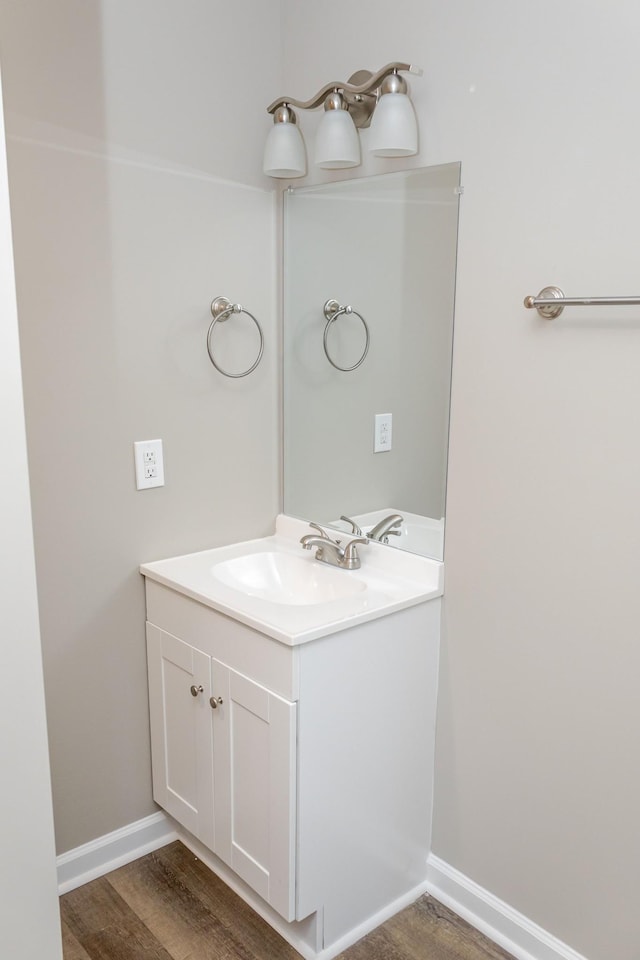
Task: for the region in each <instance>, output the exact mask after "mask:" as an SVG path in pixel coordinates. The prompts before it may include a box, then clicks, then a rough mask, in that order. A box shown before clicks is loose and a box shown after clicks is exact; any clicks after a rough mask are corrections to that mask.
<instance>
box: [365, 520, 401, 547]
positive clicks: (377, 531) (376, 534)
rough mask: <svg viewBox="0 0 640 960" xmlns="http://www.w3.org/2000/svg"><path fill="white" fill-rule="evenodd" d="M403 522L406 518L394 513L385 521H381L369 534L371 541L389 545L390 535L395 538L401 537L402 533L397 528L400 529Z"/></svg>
mask: <svg viewBox="0 0 640 960" xmlns="http://www.w3.org/2000/svg"><path fill="white" fill-rule="evenodd" d="M403 520H404V517H401V516H400V514H399V513H392V514H390V515H389V516H388V517H385V518H384V519H383V520H379V521H378V523H376V525H375V527H372V528H371V530H369V533H368V534H367V536H368V538H369V540H379V541H380V543H389V535H390V534H392V535H393V536H394V537H399V536H400V533H401V531H400V530H399V529H396V528H399V527H400V525H401V523H402V521H403Z"/></svg>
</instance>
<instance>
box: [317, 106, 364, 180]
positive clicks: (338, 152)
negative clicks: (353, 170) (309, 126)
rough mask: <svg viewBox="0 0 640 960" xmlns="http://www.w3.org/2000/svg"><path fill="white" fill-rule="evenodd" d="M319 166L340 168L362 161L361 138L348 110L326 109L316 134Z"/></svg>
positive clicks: (331, 168)
mask: <svg viewBox="0 0 640 960" xmlns="http://www.w3.org/2000/svg"><path fill="white" fill-rule="evenodd" d="M315 163H316V166H317V167H323V168H324V169H325V170H338V169H340V168H341V167H357V166H358V164H359V163H360V138H359V136H358V131H357V130H356V128H355V126H354V123H353V120H352V119H351V117H350V116H349V114H348V112H347V111H346V110H326V111H325V113H324V114H323V117H322V120H321V121H320V125H319V126H318V133H317V135H316V156H315Z"/></svg>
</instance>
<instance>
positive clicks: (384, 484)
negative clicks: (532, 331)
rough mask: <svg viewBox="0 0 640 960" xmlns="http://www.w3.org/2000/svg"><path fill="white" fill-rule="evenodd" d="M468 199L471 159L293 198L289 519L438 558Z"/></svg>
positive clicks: (288, 217) (287, 355)
mask: <svg viewBox="0 0 640 960" xmlns="http://www.w3.org/2000/svg"><path fill="white" fill-rule="evenodd" d="M459 196H460V164H459V163H450V164H444V165H441V166H434V167H426V168H420V169H413V170H406V171H403V172H400V173H390V174H383V175H381V176H376V177H365V178H362V179H358V180H348V181H343V182H337V183H329V184H323V185H321V186H315V187H302V188H289V190H288V191H287V192H286V193H285V195H284V204H285V210H284V219H285V237H284V510H285V513H288V514H289V515H291V516H295V517H301V518H303V519H306V520H314V521H316V522H317V523H322V524H328V525H331V526H334V527H335V528H336V529H341V530H344V531H347V530H351V529H352V527H351V525H350V524H349V523H348V522H346V521H345V520H343V519H342V520H341V519H340V518H341V517H348V518H350V520H352V521H354V524H355V525H356V526H357V527H359V528H361V529H362V531H363V533H365V534H368V533H370V532H371V531H373V535H374V537H375V538H376V539H380V540H381V542H387V543H389V545H391V546H394V547H399V548H402V549H405V550H410V551H411V552H414V553H421V554H424V555H425V556H430V557H435V558H437V559H442V558H443V540H444V516H445V495H446V472H447V446H448V432H449V399H450V386H451V359H452V343H453V314H454V297H455V277H456V250H457V234H458V203H459ZM327 304H328V306H327ZM400 517H401V518H402V519H401V520H400V519H398V518H400Z"/></svg>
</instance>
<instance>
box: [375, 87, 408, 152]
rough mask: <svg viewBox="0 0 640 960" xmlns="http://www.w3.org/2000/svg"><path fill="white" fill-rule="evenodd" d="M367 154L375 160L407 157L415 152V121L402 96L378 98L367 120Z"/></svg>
mask: <svg viewBox="0 0 640 960" xmlns="http://www.w3.org/2000/svg"><path fill="white" fill-rule="evenodd" d="M369 150H370V152H371V153H373V154H375V156H376V157H411V156H413V154H414V153H417V152H418V121H417V120H416V114H415V110H414V109H413V104H412V103H411V100H410V98H409V97H408V96H407V94H406V93H385V94H383V95H382V96H381V97H380V100H379V101H378V103H377V105H376V108H375V110H374V111H373V117H372V119H371V129H370V131H369Z"/></svg>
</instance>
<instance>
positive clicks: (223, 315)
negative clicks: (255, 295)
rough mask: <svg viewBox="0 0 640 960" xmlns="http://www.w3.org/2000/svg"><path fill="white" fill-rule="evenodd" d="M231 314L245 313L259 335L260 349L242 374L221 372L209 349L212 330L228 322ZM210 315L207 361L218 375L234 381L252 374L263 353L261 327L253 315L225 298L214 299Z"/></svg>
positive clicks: (238, 304)
mask: <svg viewBox="0 0 640 960" xmlns="http://www.w3.org/2000/svg"><path fill="white" fill-rule="evenodd" d="M233 313H245V314H246V315H247V316H248V317H250V318H251V319H252V320H253V322H254V323H255V325H256V327H257V328H258V333H259V335H260V349H259V350H258V356H257V357H256V359H255V360H254V362H253V363H252V364H251V366H250V367H249V369H248V370H243V371H242V373H229V371H228V370H223V369H222V367H221V366H220V364H219V363H218V362H217V361H216V359H215V357H214V355H213V350H212V349H211V336H212V334H213V330H214V327H215V325H216V323H224V322H225V320H228V319H229V317H230V316H231V315H232V314H233ZM211 315H212V317H213V320H212V321H211V323H210V324H209V331H208V333H207V352H208V354H209V360H211V363H212V364H213V365H214V367H215V368H216V370H217V371H218V372H219V373H222V374H224V376H225V377H233V378H234V379H237V378H239V377H246V376H248V375H249V374H250V373H253V371H254V370H255V368H256V367H257V366H258V364H259V363H260V361H261V360H262V353H263V351H264V334H263V332H262V327H261V326H260V324H259V323H258V321H257V320H256V318H255V317H254V315H253V314H252V313H249V311H248V310H245V308H244V307H243V306H242V305H241V304H240V303H231V302H230V301H229V300H227V298H226V297H216V299H215V300H213V301H212V303H211Z"/></svg>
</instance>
